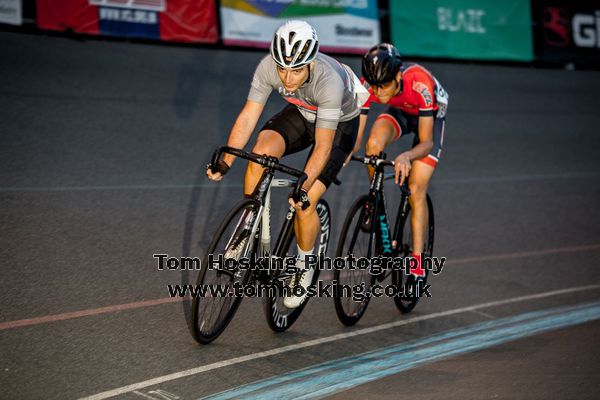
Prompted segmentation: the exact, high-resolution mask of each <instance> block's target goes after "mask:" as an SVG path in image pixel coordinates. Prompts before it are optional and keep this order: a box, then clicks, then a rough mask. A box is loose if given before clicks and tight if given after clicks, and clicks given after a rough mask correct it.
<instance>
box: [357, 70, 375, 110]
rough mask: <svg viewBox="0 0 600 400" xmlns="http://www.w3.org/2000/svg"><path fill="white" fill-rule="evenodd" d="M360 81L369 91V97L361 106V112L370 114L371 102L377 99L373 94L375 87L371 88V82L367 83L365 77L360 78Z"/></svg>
mask: <svg viewBox="0 0 600 400" xmlns="http://www.w3.org/2000/svg"><path fill="white" fill-rule="evenodd" d="M360 83H361V84H362V85H363V86H364V88H365V89H366V90H367V91H368V93H369V97H368V98H367V101H365V102H364V103H363V105H362V107H361V108H360V113H361V114H369V110H370V109H371V102H372V101H373V100H375V99H376V97H375V95H374V94H373V89H371V87H370V86H369V84H368V83H367V81H365V78H360Z"/></svg>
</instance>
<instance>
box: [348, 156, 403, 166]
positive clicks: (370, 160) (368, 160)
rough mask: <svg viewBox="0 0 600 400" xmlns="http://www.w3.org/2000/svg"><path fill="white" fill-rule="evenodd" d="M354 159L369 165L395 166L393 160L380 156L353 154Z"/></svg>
mask: <svg viewBox="0 0 600 400" xmlns="http://www.w3.org/2000/svg"><path fill="white" fill-rule="evenodd" d="M352 161H358V162H361V163H363V164H367V165H373V166H377V165H383V166H394V162H393V161H389V160H386V159H384V158H379V157H378V156H362V157H360V156H354V155H353V156H352Z"/></svg>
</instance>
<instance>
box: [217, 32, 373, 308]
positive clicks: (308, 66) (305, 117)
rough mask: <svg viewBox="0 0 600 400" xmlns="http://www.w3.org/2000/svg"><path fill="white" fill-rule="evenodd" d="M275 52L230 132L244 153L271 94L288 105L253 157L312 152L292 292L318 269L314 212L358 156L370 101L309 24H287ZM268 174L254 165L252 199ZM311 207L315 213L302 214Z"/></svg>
mask: <svg viewBox="0 0 600 400" xmlns="http://www.w3.org/2000/svg"><path fill="white" fill-rule="evenodd" d="M270 53H271V54H270V56H265V57H264V58H263V59H262V60H261V61H260V63H259V64H258V66H257V68H256V71H255V73H254V77H253V79H252V84H251V88H250V93H249V94H248V98H247V100H246V104H245V105H244V107H243V109H242V111H241V112H240V114H239V116H238V117H237V120H236V122H235V124H234V125H233V128H232V129H231V132H230V134H229V139H228V140H227V145H228V146H231V147H235V148H240V149H241V148H243V147H244V146H245V145H246V144H247V143H248V141H249V140H250V136H251V135H252V132H253V131H254V128H255V127H256V124H257V122H258V119H259V117H260V115H261V114H262V111H263V109H264V106H265V103H266V102H267V99H268V98H269V95H270V93H271V91H273V90H275V91H276V92H277V93H279V94H280V95H281V96H282V97H283V98H284V100H286V101H287V102H288V103H289V104H288V105H287V106H286V107H284V108H283V110H281V111H280V112H279V113H278V114H276V115H274V116H273V117H272V118H271V119H270V120H269V121H267V123H266V124H265V125H264V126H263V127H262V128H261V129H260V132H259V134H258V138H257V140H256V143H255V145H254V147H253V149H252V151H253V152H255V153H259V154H267V155H270V156H274V157H277V158H281V157H282V156H285V155H288V154H293V153H297V152H299V151H301V150H304V149H307V148H309V147H311V146H312V149H311V152H310V155H309V157H308V160H307V162H306V165H305V167H304V171H305V172H306V174H307V176H308V179H307V180H306V182H305V183H304V185H303V187H302V190H303V196H302V198H298V199H292V198H290V204H292V205H293V206H294V207H295V208H296V210H297V213H296V219H295V221H294V230H295V234H296V240H297V243H298V262H297V264H296V267H297V268H298V270H299V271H300V272H299V273H298V274H296V276H295V277H294V279H293V280H292V283H291V284H290V286H293V285H296V284H301V285H302V286H303V287H304V288H305V289H306V288H307V287H308V285H309V284H310V283H311V281H312V277H313V273H314V270H312V269H310V268H306V267H305V257H306V256H307V255H309V254H312V253H313V251H314V243H315V240H316V238H317V234H318V232H319V228H320V222H319V217H318V216H317V214H316V212H315V208H314V206H315V205H316V204H317V202H318V201H319V198H320V197H321V196H322V195H323V193H325V191H326V190H327V188H328V187H329V185H330V184H331V183H332V181H334V180H335V178H336V176H337V173H338V172H339V170H340V169H341V168H342V166H343V163H344V161H345V159H346V158H347V157H348V155H349V154H350V153H351V152H352V149H353V146H354V142H355V140H356V136H357V132H358V128H359V119H360V118H359V116H360V110H361V105H362V103H363V102H364V101H366V99H367V98H368V94H367V93H366V91H365V89H364V88H363V86H362V85H361V84H360V81H359V80H358V78H357V77H356V76H355V75H354V73H353V72H352V70H351V69H350V68H349V67H348V66H346V65H344V64H341V63H340V62H338V61H336V60H335V59H333V58H331V57H329V56H327V55H325V54H322V53H319V41H318V38H317V33H316V31H315V29H314V28H313V27H312V26H310V25H309V24H308V23H307V22H304V21H288V22H286V23H284V24H283V25H281V26H280V27H279V28H278V29H277V31H276V32H275V35H274V37H273V42H272V43H271V52H270ZM356 90H358V91H360V92H359V93H356V92H355V91H356ZM363 95H364V96H363ZM365 120H366V118H365ZM234 159H235V157H234V156H232V155H230V154H227V155H225V156H224V157H223V160H222V161H221V162H220V164H219V172H217V173H212V172H211V171H210V170H207V171H206V174H207V176H208V177H209V178H210V179H212V180H215V181H218V180H221V179H222V178H223V175H224V174H225V173H226V172H227V171H228V170H229V168H230V167H231V165H232V163H233V161H234ZM261 174H262V167H261V166H259V165H257V164H254V163H249V164H248V167H247V169H246V177H245V182H244V193H245V194H247V195H249V194H251V193H252V192H253V191H254V188H255V186H256V183H257V182H258V180H259V178H260V176H261ZM307 202H309V203H310V206H309V207H308V208H307V209H305V210H302V205H304V204H306V203H307ZM305 297H306V295H304V296H289V297H286V298H285V299H284V304H285V306H286V307H288V308H295V307H298V306H299V305H300V304H301V303H302V302H303V301H304V299H305Z"/></svg>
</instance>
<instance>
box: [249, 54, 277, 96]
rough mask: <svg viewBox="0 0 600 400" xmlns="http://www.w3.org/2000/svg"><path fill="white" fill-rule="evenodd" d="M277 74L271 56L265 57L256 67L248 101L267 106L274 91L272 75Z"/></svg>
mask: <svg viewBox="0 0 600 400" xmlns="http://www.w3.org/2000/svg"><path fill="white" fill-rule="evenodd" d="M273 73H276V72H275V70H274V68H273V65H272V62H271V58H270V56H266V57H264V58H263V59H262V60H261V62H260V63H259V64H258V66H257V67H256V70H255V71H254V76H253V77H252V83H251V84H250V92H249V93H248V100H252V101H255V102H257V103H259V104H266V103H267V100H268V99H269V95H270V94H271V92H272V91H273V85H272V83H271V80H272V76H271V75H272V74H273Z"/></svg>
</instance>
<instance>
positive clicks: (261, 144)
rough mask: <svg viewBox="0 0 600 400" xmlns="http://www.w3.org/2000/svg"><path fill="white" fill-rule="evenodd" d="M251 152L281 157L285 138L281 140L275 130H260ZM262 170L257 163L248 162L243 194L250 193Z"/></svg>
mask: <svg viewBox="0 0 600 400" xmlns="http://www.w3.org/2000/svg"><path fill="white" fill-rule="evenodd" d="M252 152H254V153H258V154H267V155H269V156H273V157H277V158H281V156H283V153H285V140H283V137H282V136H281V135H280V134H279V133H277V132H275V131H272V130H268V129H267V130H264V131H261V132H260V133H259V134H258V139H256V144H255V145H254V147H253V148H252ZM263 170H264V168H263V167H261V166H260V165H258V164H255V163H253V162H249V163H248V168H246V177H245V179H244V194H247V195H250V194H252V192H253V191H254V188H255V187H256V184H257V183H258V180H259V179H260V177H261V175H262V172H263Z"/></svg>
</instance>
